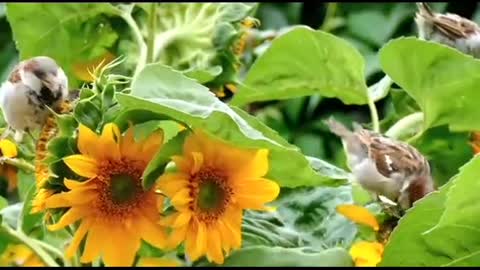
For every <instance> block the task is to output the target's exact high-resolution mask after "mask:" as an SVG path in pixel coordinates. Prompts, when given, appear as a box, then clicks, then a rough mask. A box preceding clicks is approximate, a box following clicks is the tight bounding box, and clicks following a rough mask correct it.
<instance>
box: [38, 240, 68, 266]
mask: <svg viewBox="0 0 480 270" xmlns="http://www.w3.org/2000/svg"><path fill="white" fill-rule="evenodd" d="M31 240H32V241H33V242H35V243H36V244H37V245H39V246H41V247H42V248H43V249H45V250H47V251H50V252H51V253H52V254H54V255H55V256H57V257H58V258H60V259H64V254H63V253H62V251H60V250H59V249H57V248H55V247H52V246H51V245H49V244H47V243H45V242H42V241H40V240H37V239H34V238H32V239H31ZM66 261H67V260H64V262H65V263H66Z"/></svg>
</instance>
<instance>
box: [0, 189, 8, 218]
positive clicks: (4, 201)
mask: <svg viewBox="0 0 480 270" xmlns="http://www.w3.org/2000/svg"><path fill="white" fill-rule="evenodd" d="M7 206H8V201H7V199H5V198H4V197H2V196H0V210H2V209H3V208H5V207H7ZM0 223H1V222H0Z"/></svg>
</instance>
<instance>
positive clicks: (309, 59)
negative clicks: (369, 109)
mask: <svg viewBox="0 0 480 270" xmlns="http://www.w3.org/2000/svg"><path fill="white" fill-rule="evenodd" d="M364 69H365V62H364V60H363V57H362V55H361V54H360V53H359V52H358V51H357V50H356V49H355V48H354V47H353V46H352V45H350V44H349V43H348V42H346V41H344V40H342V39H340V38H337V37H335V36H334V35H331V34H328V33H325V32H322V31H314V30H312V29H310V28H308V27H305V26H300V27H294V28H293V30H290V31H289V32H287V33H285V34H283V35H281V36H280V37H278V38H276V39H275V40H274V41H273V42H272V45H271V46H270V48H269V49H268V50H267V51H266V52H265V53H264V54H263V55H262V56H261V57H260V58H259V59H257V61H256V62H255V63H254V64H253V66H252V67H251V69H250V70H249V72H248V74H247V77H246V79H245V82H244V84H245V85H244V86H242V87H241V88H240V89H239V92H238V93H237V94H236V95H235V96H234V99H233V100H232V104H233V105H238V106H242V105H244V104H247V103H250V102H254V101H265V100H278V99H288V98H294V97H300V96H306V95H312V94H321V95H323V96H326V97H336V98H339V99H341V100H342V101H343V102H344V103H345V104H365V103H366V102H367V96H366V95H367V86H366V85H365V81H364Z"/></svg>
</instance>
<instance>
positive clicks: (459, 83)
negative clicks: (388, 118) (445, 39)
mask: <svg viewBox="0 0 480 270" xmlns="http://www.w3.org/2000/svg"><path fill="white" fill-rule="evenodd" d="M380 62H381V65H382V68H383V70H384V71H385V72H386V73H387V74H388V75H389V76H390V77H391V78H392V79H393V81H395V82H396V83H397V84H398V85H400V86H401V87H402V88H403V89H404V90H405V91H406V92H407V93H408V94H409V95H410V96H412V97H413V98H414V99H415V101H416V102H417V103H418V105H419V106H420V108H421V109H422V111H423V113H424V114H425V126H424V128H425V129H427V128H429V127H434V126H440V125H445V124H448V125H449V126H450V129H452V130H454V131H471V130H480V121H478V116H479V115H480V106H478V100H480V92H479V91H478V85H479V84H480V61H479V60H476V59H474V58H473V57H471V56H468V55H466V54H463V53H461V52H460V51H457V50H455V49H453V48H450V47H447V46H444V45H441V44H437V43H434V42H428V41H422V40H418V39H416V38H400V39H396V40H394V41H391V42H389V43H388V44H387V45H385V47H383V48H382V50H381V51H380Z"/></svg>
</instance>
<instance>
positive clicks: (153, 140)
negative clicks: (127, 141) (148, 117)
mask: <svg viewBox="0 0 480 270" xmlns="http://www.w3.org/2000/svg"><path fill="white" fill-rule="evenodd" d="M162 144H163V131H162V130H157V131H155V132H153V133H152V134H150V135H149V136H148V138H146V139H145V140H144V141H143V142H142V143H141V145H142V157H143V160H145V161H146V162H149V161H150V160H151V159H152V158H153V156H154V155H155V154H156V153H157V152H158V151H159V150H160V146H161V145H162Z"/></svg>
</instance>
